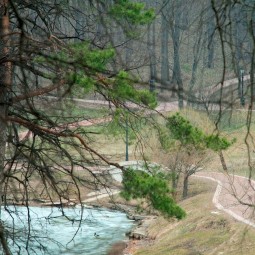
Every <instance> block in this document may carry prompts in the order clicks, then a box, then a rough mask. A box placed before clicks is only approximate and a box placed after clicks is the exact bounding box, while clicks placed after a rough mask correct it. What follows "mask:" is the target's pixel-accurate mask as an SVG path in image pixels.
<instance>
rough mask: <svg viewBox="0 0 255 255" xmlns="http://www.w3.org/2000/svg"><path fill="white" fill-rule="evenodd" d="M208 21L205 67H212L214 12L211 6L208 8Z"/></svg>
mask: <svg viewBox="0 0 255 255" xmlns="http://www.w3.org/2000/svg"><path fill="white" fill-rule="evenodd" d="M208 10H209V11H208V16H209V17H208V22H207V41H208V56H207V67H208V68H214V44H215V42H214V41H215V40H214V31H215V21H214V14H213V11H212V9H211V8H209V9H208Z"/></svg>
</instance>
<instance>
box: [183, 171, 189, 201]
mask: <svg viewBox="0 0 255 255" xmlns="http://www.w3.org/2000/svg"><path fill="white" fill-rule="evenodd" d="M188 187H189V175H188V174H185V175H184V180H183V190H182V198H183V199H184V198H186V197H187V196H188Z"/></svg>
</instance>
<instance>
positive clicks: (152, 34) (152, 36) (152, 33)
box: [148, 21, 157, 81]
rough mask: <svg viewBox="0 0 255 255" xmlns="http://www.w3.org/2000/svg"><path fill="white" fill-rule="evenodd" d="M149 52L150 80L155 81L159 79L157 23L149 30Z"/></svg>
mask: <svg viewBox="0 0 255 255" xmlns="http://www.w3.org/2000/svg"><path fill="white" fill-rule="evenodd" d="M148 50H149V58H150V79H151V80H154V81H155V80H156V77H157V68H156V28H155V21H154V22H153V23H152V24H151V26H149V30H148Z"/></svg>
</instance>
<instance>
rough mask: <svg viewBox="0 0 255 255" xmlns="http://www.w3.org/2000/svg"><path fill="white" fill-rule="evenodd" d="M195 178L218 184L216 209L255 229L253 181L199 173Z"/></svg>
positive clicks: (234, 176) (210, 173)
mask: <svg viewBox="0 0 255 255" xmlns="http://www.w3.org/2000/svg"><path fill="white" fill-rule="evenodd" d="M193 177H195V178H203V179H209V180H211V181H214V182H217V183H218V185H217V188H216V191H215V193H214V196H213V203H214V205H215V206H216V208H217V209H219V210H221V211H224V212H225V213H227V214H229V215H231V216H232V217H234V218H235V219H236V220H238V221H240V222H243V223H245V224H247V225H249V226H251V227H254V228H255V207H254V205H255V182H254V181H253V180H249V179H248V178H246V177H242V176H238V175H231V174H223V173H217V172H198V173H197V174H195V175H193Z"/></svg>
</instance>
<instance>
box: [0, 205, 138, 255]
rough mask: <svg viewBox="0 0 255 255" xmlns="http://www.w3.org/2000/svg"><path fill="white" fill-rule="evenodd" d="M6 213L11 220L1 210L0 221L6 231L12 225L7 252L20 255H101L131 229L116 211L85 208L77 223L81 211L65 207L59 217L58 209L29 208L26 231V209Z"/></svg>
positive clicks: (130, 223)
mask: <svg viewBox="0 0 255 255" xmlns="http://www.w3.org/2000/svg"><path fill="white" fill-rule="evenodd" d="M9 210H11V211H12V214H11V215H12V217H11V216H10V214H9V213H8V212H7V211H6V210H4V209H2V210H1V219H2V221H3V222H4V223H5V224H7V223H8V226H10V228H12V226H13V225H14V226H15V230H14V231H15V239H14V241H11V240H9V241H8V242H9V246H10V247H11V251H12V252H13V253H14V254H21V255H26V254H51V255H59V254H63V255H74V254H79V255H81V254H86V255H103V254H106V252H107V250H108V249H109V247H110V246H111V244H113V243H115V242H117V241H120V240H124V239H125V233H126V232H128V231H129V230H130V229H131V228H132V226H133V222H132V221H130V220H128V219H127V217H126V215H125V214H124V213H121V212H117V211H110V210H103V209H87V208H86V209H84V212H83V219H82V221H80V214H81V208H74V209H73V208H65V209H64V215H63V213H62V211H61V210H60V209H58V208H48V207H29V214H30V219H31V222H30V223H31V224H30V226H31V229H30V230H29V229H28V228H27V220H28V210H27V208H26V207H9ZM14 212H15V213H14ZM10 230H11V229H10ZM29 231H30V233H29ZM10 232H12V230H11V231H10ZM28 233H29V235H28ZM95 233H96V234H97V236H94V234H95ZM28 236H29V238H30V239H27V237H28ZM27 240H28V243H27ZM26 244H28V247H29V250H28V251H29V252H28V251H27V250H26ZM0 252H1V251H0Z"/></svg>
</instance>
